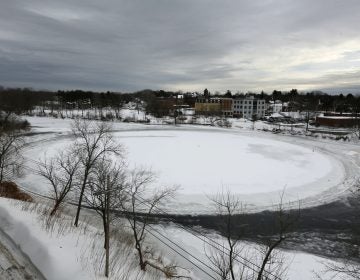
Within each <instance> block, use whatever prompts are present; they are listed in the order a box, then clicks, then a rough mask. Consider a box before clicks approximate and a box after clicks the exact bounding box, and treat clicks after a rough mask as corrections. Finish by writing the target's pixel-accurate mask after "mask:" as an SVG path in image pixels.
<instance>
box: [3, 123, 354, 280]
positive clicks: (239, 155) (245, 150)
mask: <svg viewBox="0 0 360 280" xmlns="http://www.w3.org/2000/svg"><path fill="white" fill-rule="evenodd" d="M28 120H29V121H30V123H31V124H32V125H33V129H32V132H31V134H30V135H29V137H28V138H27V141H28V142H29V146H28V149H27V150H26V153H25V156H26V158H27V159H29V161H28V162H27V164H28V165H29V167H30V169H31V168H32V169H36V163H35V162H34V161H38V160H39V159H41V158H43V157H44V156H45V155H46V156H51V155H52V154H53V153H54V152H56V151H57V150H61V149H62V148H63V147H64V146H66V145H67V144H68V143H70V141H71V136H70V125H71V122H72V121H71V120H69V119H64V120H63V119H53V118H39V117H30V118H28ZM243 124H246V125H243ZM251 125H252V124H251V123H249V122H243V123H241V126H240V121H239V123H238V125H237V126H234V127H233V128H231V129H221V128H211V127H204V126H187V125H182V126H177V127H173V126H163V125H144V124H131V123H118V122H114V123H113V128H114V137H115V140H116V141H118V142H119V143H122V144H123V145H124V146H125V147H126V148H127V157H128V160H129V162H130V165H150V166H152V169H153V170H154V171H157V172H158V175H159V182H160V183H166V184H179V185H180V190H179V194H178V196H177V197H176V199H175V200H174V201H173V202H172V203H171V204H169V205H168V209H167V211H170V210H171V211H177V212H178V213H183V214H186V213H209V211H210V208H209V200H208V196H211V195H212V194H215V193H216V192H218V191H221V190H222V188H224V189H230V190H231V191H232V192H233V193H236V194H238V195H239V196H240V198H241V199H242V200H243V201H244V202H245V203H246V204H247V205H249V209H253V210H260V209H263V208H264V207H270V206H271V205H273V204H276V203H277V202H278V200H279V195H280V192H282V190H283V189H284V188H285V201H286V202H287V201H298V200H301V206H302V207H306V206H312V205H318V204H321V203H324V202H327V201H332V200H335V199H339V197H341V196H344V195H346V194H347V192H348V190H349V188H350V187H351V186H352V184H353V183H354V182H355V181H356V180H357V174H359V171H360V168H359V166H360V147H359V146H358V145H355V144H351V143H342V142H335V141H327V140H323V139H321V140H320V139H313V138H306V137H301V136H286V135H274V134H272V133H267V132H262V131H256V130H255V131H253V130H252V129H251ZM242 128H245V129H242ZM249 128H250V129H249ZM17 182H18V183H19V184H20V185H21V186H23V187H25V188H28V189H31V190H34V191H38V192H44V193H45V192H47V190H48V186H47V185H46V183H45V182H44V181H43V180H41V178H39V177H38V176H37V175H36V174H34V173H33V172H30V171H29V172H28V173H27V174H25V176H24V177H23V178H21V179H19V180H18V181H17ZM0 201H1V203H0V205H1V206H0V221H1V223H2V224H1V227H2V228H4V229H5V231H6V233H7V234H9V235H10V236H11V237H12V238H13V239H14V240H15V242H16V243H17V244H19V245H20V246H21V249H22V250H23V251H24V252H25V253H26V254H28V255H29V256H30V257H31V259H32V261H33V263H34V264H35V265H36V266H37V267H38V268H39V269H40V270H41V272H42V273H43V274H44V276H45V277H47V278H48V279H74V277H75V278H76V279H96V278H101V276H100V275H101V273H100V271H99V269H95V268H94V266H93V265H91V263H92V261H91V260H92V258H94V251H93V250H89V248H94V246H95V248H96V246H100V247H99V248H101V236H99V234H98V232H99V229H97V228H94V227H93V226H88V227H87V228H86V232H88V234H89V235H88V236H87V237H84V236H83V235H82V233H84V232H85V230H83V231H80V232H76V231H67V232H63V230H62V229H61V228H60V229H58V231H60V232H62V234H54V231H51V233H52V234H51V233H50V234H49V233H48V232H47V231H45V230H44V228H43V224H44V223H39V218H38V216H37V215H36V214H35V213H34V212H33V213H30V212H24V211H22V210H21V209H20V208H19V207H18V206H14V205H13V203H11V202H9V201H8V200H6V199H0ZM296 205H297V204H296ZM155 229H156V230H158V231H159V232H161V233H162V234H163V235H165V236H167V237H168V238H170V240H172V242H174V243H176V244H178V245H179V247H181V248H182V249H185V250H186V252H182V253H183V255H184V257H181V256H179V255H178V254H176V253H174V252H173V251H172V250H170V249H169V248H167V247H164V246H165V245H164V244H163V243H161V242H159V241H158V240H156V239H154V238H152V242H153V243H154V244H155V246H156V247H157V248H159V250H161V251H162V252H164V254H166V256H165V257H166V258H168V259H170V260H174V261H175V262H176V263H177V264H179V265H180V266H181V267H184V268H186V269H188V270H189V271H190V273H191V275H192V277H193V279H210V278H209V277H208V276H206V274H204V272H202V271H201V270H199V269H197V268H195V266H194V265H192V264H191V263H189V260H193V261H194V262H195V260H194V258H193V257H192V256H190V254H191V255H193V256H196V257H197V258H199V259H201V260H202V261H203V262H205V263H208V262H209V261H208V260H207V257H206V255H205V252H204V248H206V245H205V244H204V242H202V241H201V240H200V239H199V236H196V234H195V235H193V234H190V233H189V232H188V231H184V230H183V229H181V228H178V227H177V226H176V225H169V226H165V227H163V226H160V225H159V226H156V227H155ZM64 233H66V234H64ZM155 234H156V233H155ZM94 236H97V238H99V241H98V243H96V244H97V245H96V244H95V243H94ZM211 238H212V239H216V240H218V241H219V242H222V238H221V237H219V236H217V235H215V234H213V235H211ZM168 243H169V241H168ZM94 244H95V245H94ZM171 244H172V243H169V244H168V245H171ZM172 245H173V246H174V244H172ZM244 246H245V247H246V248H249V250H250V251H251V250H254V248H255V247H256V246H254V244H252V243H246V244H244ZM177 249H178V250H180V249H179V248H177ZM282 253H283V254H284V257H285V260H286V264H287V265H288V266H289V269H288V273H287V275H288V279H291V280H293V279H295V280H297V279H299V280H300V279H316V276H315V274H314V272H316V273H318V274H322V275H323V271H324V270H326V267H325V264H324V263H326V262H328V260H326V259H324V258H321V257H318V256H315V255H311V254H306V253H298V252H291V251H285V252H282ZM125 257H127V256H125ZM204 269H205V270H206V268H204ZM94 275H95V276H94ZM115 279H116V278H115ZM325 279H327V278H326V277H325ZM333 279H336V278H333ZM338 279H340V278H338Z"/></svg>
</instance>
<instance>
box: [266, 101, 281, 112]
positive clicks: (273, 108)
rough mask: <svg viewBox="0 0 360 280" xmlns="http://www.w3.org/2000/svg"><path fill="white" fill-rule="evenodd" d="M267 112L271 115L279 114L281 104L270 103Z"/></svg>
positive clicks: (279, 102)
mask: <svg viewBox="0 0 360 280" xmlns="http://www.w3.org/2000/svg"><path fill="white" fill-rule="evenodd" d="M269 111H270V112H271V113H280V112H282V111H283V103H282V102H281V101H280V100H275V102H274V101H270V104H269Z"/></svg>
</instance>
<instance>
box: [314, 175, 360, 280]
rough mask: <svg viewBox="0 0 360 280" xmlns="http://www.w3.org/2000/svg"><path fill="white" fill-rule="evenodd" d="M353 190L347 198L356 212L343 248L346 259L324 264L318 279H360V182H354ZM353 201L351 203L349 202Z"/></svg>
mask: <svg viewBox="0 0 360 280" xmlns="http://www.w3.org/2000/svg"><path fill="white" fill-rule="evenodd" d="M354 187H355V188H354V189H353V190H352V196H351V197H350V198H349V203H350V204H351V205H352V207H354V208H355V211H356V216H355V217H356V220H357V222H356V223H354V227H353V228H352V233H351V235H350V238H349V241H350V242H349V244H348V245H347V246H345V250H346V253H347V258H345V259H343V260H342V261H341V262H331V261H329V262H324V265H325V267H326V268H325V271H323V275H317V276H318V278H319V279H325V278H324V277H326V276H329V277H328V278H331V279H333V276H334V275H337V276H340V278H342V279H349V280H359V279H360V264H359V259H360V228H359V224H360V212H359V210H360V204H359V202H358V201H359V198H360V181H359V180H356V183H355V186H354ZM351 201H353V202H351Z"/></svg>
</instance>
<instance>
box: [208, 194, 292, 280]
mask: <svg viewBox="0 0 360 280" xmlns="http://www.w3.org/2000/svg"><path fill="white" fill-rule="evenodd" d="M282 197H283V195H282V196H281V201H280V203H279V206H278V209H277V210H276V211H275V212H274V215H275V219H274V234H271V237H269V238H266V239H264V238H263V239H262V240H261V242H263V243H262V244H259V245H258V248H259V249H258V250H257V251H255V253H253V254H252V255H250V253H249V252H250V251H251V250H249V252H248V251H245V249H244V246H242V244H240V241H241V239H242V238H244V236H245V235H244V228H243V226H242V225H241V219H242V218H241V217H242V215H245V207H244V206H243V203H242V202H241V201H240V200H239V199H238V198H237V197H236V196H235V195H232V194H231V193H230V192H229V191H227V192H224V191H223V192H222V193H219V194H218V195H216V196H215V197H214V198H211V200H212V202H213V205H214V207H215V212H216V214H217V216H218V217H219V223H220V224H219V225H220V231H221V233H222V235H223V236H224V237H225V241H224V242H223V243H222V244H219V243H218V244H216V246H214V248H215V249H210V250H208V251H206V250H205V253H206V255H207V257H208V259H209V261H210V262H211V264H212V265H213V267H214V268H215V269H216V270H217V271H218V275H220V279H221V280H228V279H231V280H237V279H257V280H265V279H281V277H282V275H283V274H284V273H285V272H286V267H285V264H284V261H283V259H282V256H281V253H280V252H279V251H277V250H276V249H277V248H278V247H279V246H280V245H281V244H282V243H283V242H284V241H285V240H286V238H287V237H288V232H289V231H290V229H291V228H292V226H293V225H294V224H295V222H296V221H297V219H298V216H297V215H294V214H293V213H291V214H290V212H287V211H285V210H284V207H283V203H282ZM264 240H265V241H264ZM252 251H254V250H252Z"/></svg>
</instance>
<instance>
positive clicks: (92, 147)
mask: <svg viewBox="0 0 360 280" xmlns="http://www.w3.org/2000/svg"><path fill="white" fill-rule="evenodd" d="M72 131H73V134H74V136H75V137H76V138H77V140H76V144H75V145H76V147H77V153H78V155H79V156H80V162H81V179H80V181H81V183H80V189H79V200H78V205H77V211H76V217H75V223H74V224H75V226H77V225H78V222H79V217H80V210H81V206H82V205H81V204H82V201H83V197H84V192H85V189H86V188H87V186H88V185H89V178H90V176H91V174H92V173H93V172H94V170H95V167H96V165H97V163H98V162H99V160H101V158H102V157H106V156H109V155H121V154H122V147H121V145H119V144H115V143H114V141H113V138H112V134H111V126H110V125H109V124H108V123H104V122H89V121H86V120H75V121H74V124H73V128H72Z"/></svg>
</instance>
